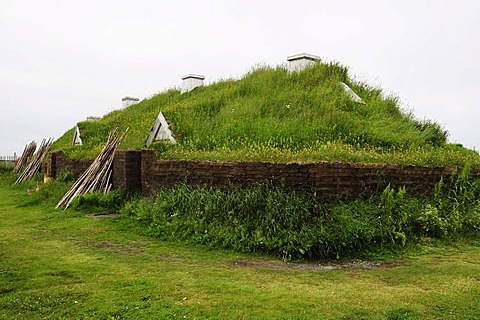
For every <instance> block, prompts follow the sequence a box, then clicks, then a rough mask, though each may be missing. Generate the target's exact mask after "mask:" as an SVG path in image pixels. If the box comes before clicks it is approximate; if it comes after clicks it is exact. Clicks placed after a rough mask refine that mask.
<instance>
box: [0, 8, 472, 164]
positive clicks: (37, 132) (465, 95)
mask: <svg viewBox="0 0 480 320" xmlns="http://www.w3.org/2000/svg"><path fill="white" fill-rule="evenodd" d="M479 30H480V1H476V0H470V1H469V0H455V1H454V0H451V1H441V0H431V1H426V0H403V1H401V0H396V1H394V0H391V1H388V0H383V1H380V0H379V1H373V0H363V1H355V0H343V1H342V0H337V1H333V0H330V1H321V0H317V1H315V0H311V1H307V0H297V1H281V0H276V1H270V0H268V1H259V0H257V1H251V0H243V1H232V0H224V1H220V0H218V1H213V0H212V1H210V0H203V1H194V0H191V1H188V0H176V1H153V0H151V1H147V0H135V1H119V0H117V1H109V0H108V1H106V0H105V1H103V0H95V1H91V0H82V1H76V0H72V1H69V0H64V1H60V0H56V1H52V0H42V1H40V0H35V1H23V0H14V1H9V0H0V155H12V154H13V152H17V154H20V153H21V152H22V151H23V148H24V146H25V144H27V143H29V142H30V141H32V140H35V141H37V142H40V141H41V139H42V138H49V137H53V138H58V137H60V136H61V135H62V134H63V133H64V132H65V131H66V130H68V129H69V128H71V127H73V126H74V125H75V123H76V122H78V121H83V120H84V119H85V118H86V117H87V116H89V115H98V116H102V115H104V114H106V113H108V112H109V111H112V110H114V109H118V108H120V107H121V103H122V102H121V98H122V97H124V96H127V95H130V96H135V97H138V98H140V99H142V98H146V97H150V96H152V95H153V94H155V93H158V92H162V91H164V90H165V89H167V88H171V87H174V86H180V84H181V77H182V76H183V75H185V74H188V73H197V74H203V75H205V76H206V81H207V82H211V81H217V80H219V79H222V78H231V77H240V76H242V75H243V74H245V73H246V72H248V71H249V70H250V69H251V68H252V67H253V66H254V65H256V64H259V63H266V64H269V65H278V64H281V63H284V62H286V57H287V56H289V55H293V54H297V53H301V52H307V53H311V54H315V55H318V56H320V57H322V58H323V59H324V60H326V61H333V60H335V61H339V62H340V63H342V64H344V65H346V66H348V67H350V71H351V74H352V75H354V76H356V77H357V78H358V79H361V80H364V81H366V82H368V83H370V84H373V85H380V86H381V87H382V88H383V89H384V90H385V91H386V92H387V93H394V94H396V95H398V96H399V97H400V99H401V102H402V105H403V107H405V108H407V109H411V110H413V111H414V114H415V115H416V116H417V117H418V118H420V119H423V118H428V119H432V120H435V121H437V122H439V123H441V124H442V125H443V126H444V127H445V128H446V129H447V130H448V131H449V133H450V138H449V140H450V141H451V142H459V143H462V144H464V145H465V146H467V147H470V148H472V147H476V149H477V150H478V149H479V148H480V129H479V127H480V124H479V123H478V120H477V119H479V118H480V109H479V108H478V107H477V105H478V102H477V99H478V97H479V96H480V94H479V92H478V91H479V90H480V31H479Z"/></svg>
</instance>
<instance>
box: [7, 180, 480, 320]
mask: <svg viewBox="0 0 480 320" xmlns="http://www.w3.org/2000/svg"><path fill="white" fill-rule="evenodd" d="M25 188H26V187H24V186H22V187H12V186H9V185H7V184H6V183H4V182H2V183H0V319H45V318H49V319H175V318H180V319H479V315H480V304H479V303H478V301H479V299H480V282H479V280H480V243H479V242H474V243H470V244H468V245H467V244H455V245H449V246H446V245H435V244H432V243H430V242H428V241H426V242H425V244H423V245H422V246H419V247H417V248H414V249H412V248H411V249H410V250H409V251H408V254H401V255H399V256H396V257H394V258H393V257H383V258H382V259H383V261H373V262H375V263H380V267H373V268H370V269H365V270H364V269H360V268H344V269H341V270H319V268H317V269H315V267H318V266H319V265H320V264H326V262H322V261H316V262H307V263H305V262H304V263H302V264H299V263H289V264H287V263H284V262H281V261H279V260H274V259H272V258H268V257H264V256H263V257H262V256H255V255H244V254H238V253H234V252H228V251H221V250H210V249H207V248H205V247H202V246H189V245H186V244H183V243H180V242H178V243H176V242H163V241H158V240H155V239H151V238H148V237H145V236H143V235H142V234H141V233H140V232H139V231H138V230H140V228H138V229H137V228H136V227H135V224H134V223H133V222H132V221H131V220H130V219H131V218H128V217H122V216H120V217H108V218H102V219H93V218H91V217H87V214H88V213H87V212H77V211H73V210H69V211H58V210H54V209H52V206H51V205H50V204H48V205H45V204H34V203H33V202H32V201H31V199H32V197H31V196H28V195H27V194H26V190H25ZM334 263H335V262H334ZM336 263H338V262H336Z"/></svg>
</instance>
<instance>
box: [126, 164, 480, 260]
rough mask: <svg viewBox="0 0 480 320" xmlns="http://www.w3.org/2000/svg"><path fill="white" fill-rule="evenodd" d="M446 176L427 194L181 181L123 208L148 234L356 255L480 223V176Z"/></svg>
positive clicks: (464, 232) (460, 232) (459, 234)
mask: <svg viewBox="0 0 480 320" xmlns="http://www.w3.org/2000/svg"><path fill="white" fill-rule="evenodd" d="M447 180H448V181H447V182H445V181H443V180H442V181H441V182H440V183H439V184H438V185H437V187H436V189H435V192H434V194H433V195H432V196H431V197H428V198H413V197H409V196H408V194H407V193H406V191H405V189H403V188H401V189H399V190H394V189H392V188H390V186H388V187H387V188H386V189H385V190H384V191H383V193H382V194H381V195H380V196H373V197H371V198H369V199H359V198H357V199H346V198H341V197H329V198H326V197H321V196H319V195H315V194H298V193H294V192H291V191H288V190H286V189H285V188H281V187H275V186H272V185H270V184H268V183H264V184H255V185H254V186H252V187H251V188H247V189H236V188H234V187H230V188H226V189H221V190H220V189H216V188H210V189H197V188H193V187H190V186H188V185H185V184H182V185H179V186H177V187H175V188H173V189H168V190H162V191H160V192H159V193H158V194H157V196H156V197H155V198H144V199H138V200H134V201H132V202H129V203H127V205H126V206H125V208H124V210H123V211H124V212H125V213H128V214H130V215H133V216H134V217H136V218H137V219H138V220H140V221H142V222H143V223H144V224H145V228H146V230H147V233H148V234H151V235H153V236H156V237H159V238H160V239H164V240H171V239H177V240H178V239H180V240H185V241H188V242H193V243H203V244H206V245H209V246H212V247H216V248H225V249H233V250H236V251H240V252H263V253H268V254H272V255H275V256H277V257H281V258H283V259H285V260H290V259H292V258H293V259H298V258H308V259H311V258H335V259H339V258H345V257H348V258H352V257H359V256H362V255H364V254H366V253H371V252H374V251H378V250H384V249H388V250H396V248H401V247H403V246H405V245H406V244H407V243H415V242H416V241H418V240H419V239H422V238H435V239H443V240H455V239H459V238H469V237H470V236H472V235H474V236H476V235H478V232H479V231H480V181H479V180H475V181H471V180H469V178H468V175H467V174H466V173H465V172H464V173H462V174H460V175H452V176H451V177H449V178H448V179H447Z"/></svg>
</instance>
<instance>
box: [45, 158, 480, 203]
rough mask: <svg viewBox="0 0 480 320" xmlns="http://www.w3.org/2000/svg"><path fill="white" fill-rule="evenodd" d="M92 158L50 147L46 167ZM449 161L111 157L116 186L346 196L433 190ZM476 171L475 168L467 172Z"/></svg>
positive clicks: (69, 166)
mask: <svg viewBox="0 0 480 320" xmlns="http://www.w3.org/2000/svg"><path fill="white" fill-rule="evenodd" d="M91 162H92V161H91V160H89V161H87V160H70V159H65V157H64V156H63V153H62V152H57V153H53V154H51V155H50V157H49V159H48V161H47V165H46V166H47V168H46V171H45V172H46V173H47V175H50V176H53V177H54V176H56V174H58V173H59V172H61V171H62V170H71V171H73V172H74V173H75V174H76V175H77V176H78V175H80V174H81V173H82V172H83V171H84V170H86V168H87V167H88V165H89V164H90V163H91ZM451 172H452V168H449V167H424V166H402V165H377V164H353V163H340V162H318V163H306V164H298V163H268V162H221V161H183V160H157V157H156V153H155V151H152V150H143V151H118V152H117V153H116V155H115V159H114V162H113V173H112V184H113V187H114V188H116V189H124V190H129V191H141V192H142V193H143V194H145V195H151V194H154V193H155V192H156V191H157V190H159V189H161V188H169V187H172V186H174V185H175V184H178V183H180V182H187V183H188V184H190V185H194V186H200V187H206V186H216V187H223V186H228V185H235V186H240V187H246V186H249V185H251V184H253V183H254V182H256V181H264V180H269V181H271V182H272V184H274V185H280V184H283V185H285V186H286V187H287V188H290V189H293V190H298V191H307V192H317V193H325V192H326V193H333V194H341V195H346V196H368V195H370V194H372V193H376V192H380V191H382V190H383V189H384V188H385V187H386V186H387V185H388V184H390V185H391V186H392V187H395V188H398V187H401V186H405V187H406V188H407V189H408V190H409V191H410V192H412V193H414V194H419V195H420V194H426V193H429V192H431V191H432V190H433V188H434V186H435V184H436V183H437V182H438V181H439V180H440V179H441V177H442V176H446V175H449V174H451ZM472 175H475V176H477V177H478V176H480V170H478V169H477V170H476V171H474V172H472Z"/></svg>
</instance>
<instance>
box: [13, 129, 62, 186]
mask: <svg viewBox="0 0 480 320" xmlns="http://www.w3.org/2000/svg"><path fill="white" fill-rule="evenodd" d="M52 143H53V139H51V138H50V139H48V140H45V139H43V140H42V143H41V144H40V147H39V148H38V150H37V152H36V153H35V154H34V155H33V156H32V157H31V160H30V162H29V163H28V165H27V166H26V168H25V170H23V172H22V174H21V175H20V176H19V177H18V179H17V181H15V183H20V182H23V181H27V180H31V179H32V178H33V177H34V176H35V174H36V173H37V172H39V171H40V169H41V168H42V161H43V158H45V156H46V155H47V153H48V150H49V149H50V147H51V146H52Z"/></svg>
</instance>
